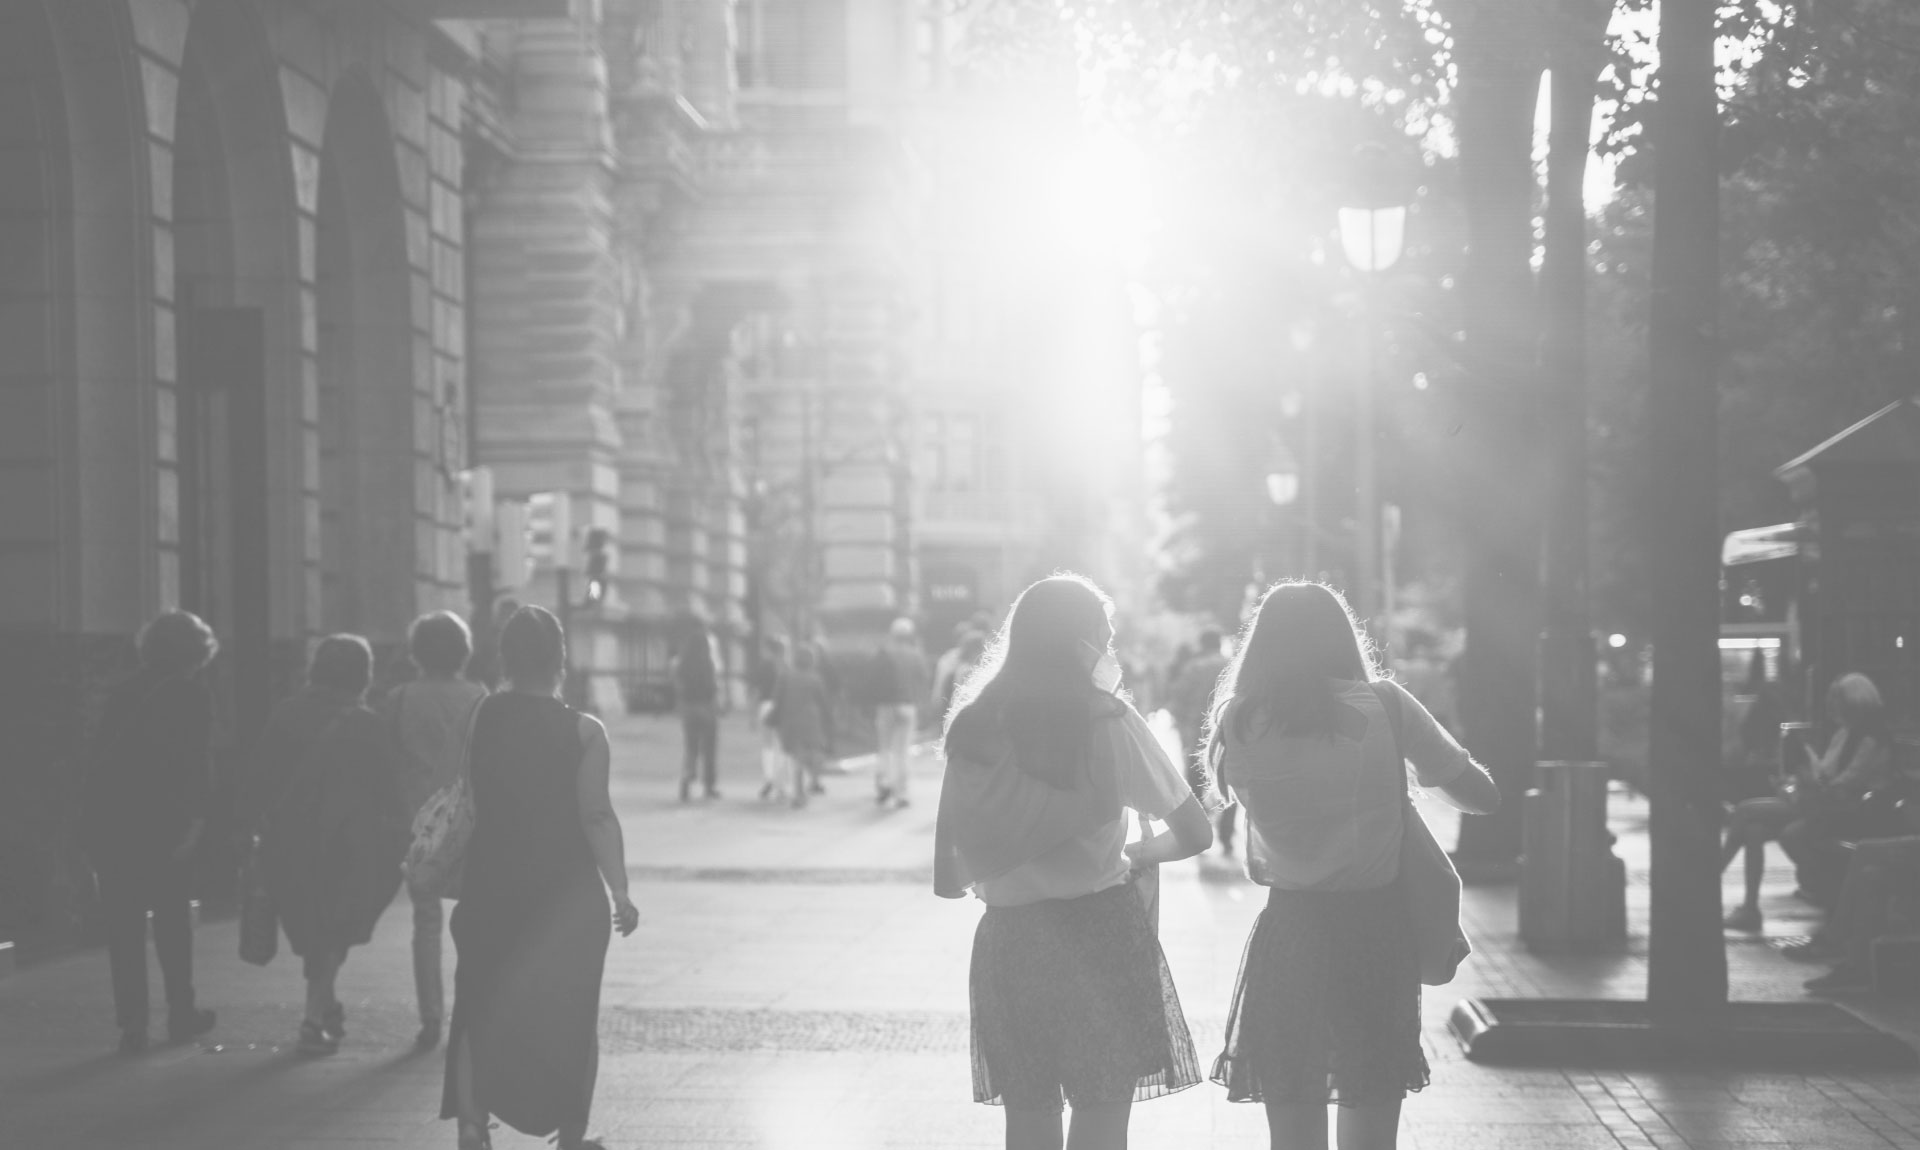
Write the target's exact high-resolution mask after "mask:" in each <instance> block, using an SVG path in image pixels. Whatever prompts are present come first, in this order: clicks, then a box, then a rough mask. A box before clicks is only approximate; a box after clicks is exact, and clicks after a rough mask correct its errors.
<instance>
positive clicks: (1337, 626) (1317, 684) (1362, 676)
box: [1207, 582, 1380, 785]
mask: <svg viewBox="0 0 1920 1150" xmlns="http://www.w3.org/2000/svg"><path fill="white" fill-rule="evenodd" d="M1379 677H1380V672H1379V668H1378V666H1377V665H1376V664H1375V662H1374V654H1373V643H1372V641H1371V640H1370V639H1369V638H1368V637H1367V633H1366V631H1365V630H1364V629H1363V628H1362V627H1361V626H1360V624H1359V623H1358V622H1357V621H1356V620H1355V619H1354V617H1353V610H1352V608H1350V607H1348V606H1347V601H1346V598H1345V597H1344V596H1342V595H1341V594H1340V592H1338V591H1336V590H1334V589H1333V588H1332V587H1329V586H1328V585H1326V584H1325V583H1309V582H1288V583H1276V584H1274V585H1273V586H1271V587H1269V588H1267V593H1266V594H1265V595H1262V596H1261V597H1260V606H1259V607H1258V608H1257V609H1256V610H1255V611H1254V613H1253V617H1252V618H1250V619H1249V620H1247V625H1246V626H1245V627H1244V628H1242V629H1241V632H1240V640H1239V642H1238V643H1237V644H1236V645H1235V647H1234V653H1233V658H1232V660H1230V661H1229V662H1228V663H1227V668H1226V670H1225V671H1223V672H1221V675H1220V683H1219V685H1218V686H1217V687H1215V688H1214V692H1213V703H1212V705H1211V706H1209V707H1208V708H1207V758H1208V761H1209V762H1213V761H1215V751H1216V748H1218V747H1219V745H1220V742H1221V736H1222V731H1221V725H1222V724H1223V723H1225V722H1227V721H1228V717H1227V711H1228V709H1229V708H1230V707H1232V705H1233V704H1234V703H1236V702H1238V703H1239V706H1238V707H1232V709H1233V716H1232V720H1231V722H1232V724H1233V737H1234V739H1235V740H1236V741H1239V742H1246V741H1247V740H1248V739H1249V738H1251V737H1252V736H1253V735H1254V733H1255V731H1256V729H1257V730H1258V731H1260V732H1265V731H1268V730H1275V729H1278V730H1284V731H1286V732H1287V733H1288V734H1290V735H1312V736H1318V737H1322V738H1327V739H1331V738H1333V736H1334V733H1335V732H1336V731H1338V730H1339V722H1340V700H1339V699H1338V697H1336V696H1335V694H1334V689H1333V684H1334V681H1335V680H1339V679H1346V680H1357V681H1360V682H1371V681H1372V680H1374V679H1377V678H1379ZM1256 723H1257V724H1259V725H1258V728H1256V727H1255V724H1256ZM1222 773H1224V772H1222ZM1222 785H1224V784H1222Z"/></svg>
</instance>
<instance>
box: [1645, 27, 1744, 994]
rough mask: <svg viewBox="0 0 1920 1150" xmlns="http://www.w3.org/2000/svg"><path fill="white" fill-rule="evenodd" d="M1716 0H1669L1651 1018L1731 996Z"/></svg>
mask: <svg viewBox="0 0 1920 1150" xmlns="http://www.w3.org/2000/svg"><path fill="white" fill-rule="evenodd" d="M1714 7H1715V0H1665V3H1663V4H1662V5H1661V7H1660V70H1659V103H1658V105H1657V106H1656V107H1655V109H1654V119H1653V137H1652V143H1653V162H1654V212H1655V214H1654V228H1653V263H1652V268H1651V274H1652V293H1651V300H1650V305H1651V309H1652V314H1651V316H1650V317H1649V322H1648V353H1649V360H1650V362H1649V369H1650V370H1649V374H1650V379H1651V391H1650V393H1649V395H1648V397H1647V424H1648V429H1649V434H1648V451H1649V458H1648V461H1647V465H1648V474H1649V477H1650V479H1651V480H1652V491H1653V499H1652V500H1651V505H1650V506H1649V507H1648V508H1647V555H1648V559H1649V563H1648V569H1649V574H1650V576H1651V578H1652V582H1653V586H1652V587H1651V588H1650V589H1649V590H1650V592H1651V594H1650V601H1651V608H1652V610H1651V619H1652V622H1653V640H1654V644H1653V704H1652V708H1651V719H1650V726H1651V729H1650V731H1649V745H1648V752H1647V758H1648V774H1649V776H1650V778H1651V780H1652V781H1651V799H1652V805H1653V809H1652V816H1651V821H1650V826H1649V831H1650V834H1651V838H1652V846H1653V914H1652V922H1651V925H1650V930H1649V934H1650V937H1649V940H1648V948H1647V950H1648V954H1647V1002H1648V1005H1649V1006H1650V1007H1651V1008H1652V1014H1653V1017H1655V1018H1657V1019H1663V1020H1667V1021H1670V1022H1673V1023H1676V1024H1682V1025H1685V1024H1699V1023H1704V1022H1710V1021H1712V1020H1713V1018H1714V1017H1715V1016H1716V1015H1717V1014H1718V1013H1719V1011H1720V1009H1721V1008H1722V1007H1724V1006H1725V1004H1726V1001H1727V953H1726V944H1725V941H1724V939H1723V937H1722V934H1721V928H1720V871H1719V866H1718V861H1719V860H1718V857H1717V856H1718V846H1719V844H1718V833H1719V824H1720V804H1719V796H1718V794H1717V789H1718V786H1717V784H1718V778H1717V776H1718V774H1719V767H1720V654H1719V633H1720V624H1719V619H1720V592H1719V585H1720V546H1719V544H1720V538H1719V525H1718V521H1717V516H1716V512H1717V500H1718V484H1717V482H1716V480H1717V477H1718V476H1717V469H1716V451H1715V447H1716V444H1715V435H1716V430H1715V422H1716V403H1717V387H1716V383H1717V375H1718V359H1719V356H1718V346H1717V340H1718V330H1717V329H1718V311H1719V307H1718V297H1719V288H1720V275H1719V259H1718V255H1719V253H1718V250H1717V247H1718V242H1719V229H1720V218H1719V217H1720V209H1719V196H1720V178H1719V167H1718V163H1717V157H1716V147H1715V145H1716V139H1717V136H1718V131H1719V123H1718V116H1719V110H1718V106H1717V96H1716V93H1715V90H1714V60H1713V53H1714Z"/></svg>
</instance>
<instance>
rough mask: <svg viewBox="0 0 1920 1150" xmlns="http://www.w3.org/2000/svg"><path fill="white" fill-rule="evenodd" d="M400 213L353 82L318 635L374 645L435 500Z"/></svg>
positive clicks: (321, 292)
mask: <svg viewBox="0 0 1920 1150" xmlns="http://www.w3.org/2000/svg"><path fill="white" fill-rule="evenodd" d="M401 204H402V201H401V196H400V173H399V168H398V166H397V164H396V163H395V159H394V142H393V134H392V131H391V128H390V126H389V124H388V122H387V117H386V111H385V108H384V106H383V105H382V104H381V101H380V95H379V93H378V91H376V90H375V88H374V86H373V83H372V81H371V80H370V79H369V78H368V76H367V75H366V74H365V73H364V72H363V71H360V70H358V69H356V70H353V71H350V72H348V73H347V74H346V75H345V76H343V77H342V78H341V79H340V80H339V81H338V82H336V84H335V85H334V90H333V95H332V98H331V100H330V101H329V103H328V108H327V127H326V135H325V139H324V143H323V145H322V148H321V153H320V190H319V220H318V227H317V232H316V240H315V245H314V246H315V253H314V263H315V267H314V271H315V276H316V279H317V283H316V305H317V307H316V311H317V315H318V326H319V366H320V395H319V409H320V410H319V414H320V618H321V625H322V629H323V630H327V631H357V632H360V633H362V634H364V635H366V636H367V637H368V638H369V639H372V640H373V641H374V643H375V645H376V646H377V647H380V648H390V647H391V646H392V645H394V644H397V643H398V642H399V641H400V639H401V637H402V636H404V634H405V632H406V627H407V624H408V622H409V621H410V620H411V618H412V616H413V614H414V611H415V609H416V605H417V603H418V595H417V590H416V579H417V571H418V562H417V558H418V549H419V546H420V544H419V539H420V537H421V535H422V532H421V531H420V530H419V529H418V528H419V525H420V524H421V522H422V521H421V519H420V511H419V507H418V504H419V496H418V494H417V493H418V492H419V491H421V490H423V489H424V490H431V488H430V487H427V486H426V485H424V484H422V483H420V482H418V481H417V479H418V477H417V474H416V473H417V471H418V469H419V468H420V467H422V466H424V464H423V462H422V461H421V459H420V457H419V454H418V453H417V451H416V448H415V442H414V383H413V323H412V320H411V303H410V295H411V293H410V290H409V287H410V271H409V265H408V262H407V247H406V244H407V235H406V219H405V216H404V214H403V212H402V208H401ZM426 479H427V481H428V482H429V483H431V482H433V481H434V477H433V476H431V475H429V476H427V477H426ZM427 511H428V513H429V515H430V514H431V511H432V508H431V507H429V508H428V509H427ZM425 525H426V526H427V527H429V528H430V527H431V526H432V524H431V522H430V520H429V521H428V522H427V523H426V524H425ZM428 538H431V535H430V534H428ZM382 653H383V654H384V653H385V651H384V650H383V652H382Z"/></svg>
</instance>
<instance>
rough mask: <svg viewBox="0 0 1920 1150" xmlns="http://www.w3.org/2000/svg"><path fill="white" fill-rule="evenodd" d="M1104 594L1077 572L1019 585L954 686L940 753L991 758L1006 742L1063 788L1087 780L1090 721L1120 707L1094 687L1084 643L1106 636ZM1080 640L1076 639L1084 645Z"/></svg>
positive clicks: (1034, 770) (1108, 608)
mask: <svg viewBox="0 0 1920 1150" xmlns="http://www.w3.org/2000/svg"><path fill="white" fill-rule="evenodd" d="M1112 614H1113V600H1111V599H1109V598H1108V597H1107V595H1106V593H1105V592H1104V591H1102V590H1100V588H1099V587H1098V586H1096V585H1095V584H1094V582H1093V580H1091V579H1088V578H1087V577H1086V576H1084V575H1075V574H1072V573H1070V572H1061V573H1059V574H1055V575H1052V576H1050V577H1048V578H1046V579H1042V580H1040V581H1039V582H1037V583H1035V584H1033V585H1032V586H1030V587H1028V588H1027V589H1026V590H1025V591H1022V592H1021V593H1020V598H1019V599H1017V600H1016V601H1015V602H1014V605H1013V611H1012V612H1011V613H1010V614H1009V615H1008V616H1007V621H1006V624H1005V625H1004V626H1002V627H1001V628H1000V630H999V632H998V633H996V634H995V635H994V637H993V640H992V641H991V642H990V643H988V644H987V648H986V652H985V654H984V655H983V656H982V657H981V659H980V663H979V665H978V666H976V667H975V668H974V670H973V673H972V674H970V675H968V676H967V678H966V681H965V682H963V683H961V684H959V685H958V687H957V688H956V689H955V690H954V701H953V709H952V711H951V712H950V717H949V719H948V720H947V735H946V751H947V755H948V757H949V758H952V757H953V756H955V755H965V756H966V757H968V758H971V759H974V760H976V761H981V762H992V761H994V760H995V759H996V758H997V757H998V753H997V752H998V751H999V750H1001V749H1004V748H1007V747H1010V748H1011V749H1012V750H1013V751H1014V752H1015V754H1016V755H1017V757H1018V761H1019V763H1020V766H1021V768H1022V769H1024V770H1026V771H1027V772H1028V773H1029V774H1032V775H1034V776H1035V777H1036V778H1039V779H1041V780H1043V781H1044V782H1047V783H1049V784H1051V785H1053V786H1056V787H1059V788H1061V789H1063V790H1072V789H1078V788H1079V787H1080V786H1081V785H1082V783H1083V782H1084V781H1086V779H1087V778H1088V771H1089V768H1090V764H1091V762H1092V755H1091V743H1092V736H1093V724H1094V720H1095V719H1096V718H1100V717H1104V716H1110V715H1115V714H1119V713H1120V711H1121V709H1122V708H1123V707H1124V706H1125V704H1124V703H1122V702H1120V701H1119V700H1118V699H1117V698H1116V697H1114V696H1112V695H1109V694H1107V693H1106V692H1104V691H1102V690H1100V689H1099V688H1097V687H1095V686H1094V685H1093V679H1092V677H1091V676H1090V675H1089V674H1088V670H1087V661H1086V655H1087V649H1086V646H1085V645H1091V646H1093V647H1095V648H1096V649H1104V648H1105V647H1106V645H1107V644H1109V643H1110V642H1111V641H1112V634H1113V631H1112V624H1111V623H1110V622H1109V620H1110V619H1111V617H1112ZM1083 644H1084V645H1083Z"/></svg>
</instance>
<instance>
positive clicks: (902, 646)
mask: <svg viewBox="0 0 1920 1150" xmlns="http://www.w3.org/2000/svg"><path fill="white" fill-rule="evenodd" d="M932 678H933V676H932V670H931V669H930V668H929V667H928V666H927V657H926V655H924V654H922V653H921V651H920V640H919V637H918V635H916V634H915V632H914V627H913V620H911V619H907V618H899V619H895V620H894V621H893V626H892V627H890V628H889V629H888V631H887V641H886V643H885V645H883V646H882V647H881V648H880V650H879V651H878V652H876V653H875V654H874V658H873V687H872V695H873V729H874V735H875V737H876V738H877V740H878V742H879V747H878V750H877V751H876V753H875V762H874V801H875V802H877V803H878V804H880V805H881V806H882V807H885V808H888V809H890V810H899V809H901V808H902V807H905V806H906V805H907V762H908V759H909V757H910V755H911V752H912V748H913V736H914V734H915V733H916V732H917V731H918V730H919V727H920V712H921V710H922V709H923V708H925V707H926V706H927V704H928V703H929V702H930V701H931V699H930V694H931V689H932V686H933V682H932Z"/></svg>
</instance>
